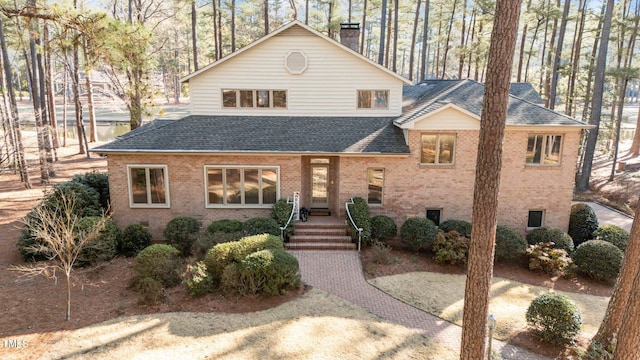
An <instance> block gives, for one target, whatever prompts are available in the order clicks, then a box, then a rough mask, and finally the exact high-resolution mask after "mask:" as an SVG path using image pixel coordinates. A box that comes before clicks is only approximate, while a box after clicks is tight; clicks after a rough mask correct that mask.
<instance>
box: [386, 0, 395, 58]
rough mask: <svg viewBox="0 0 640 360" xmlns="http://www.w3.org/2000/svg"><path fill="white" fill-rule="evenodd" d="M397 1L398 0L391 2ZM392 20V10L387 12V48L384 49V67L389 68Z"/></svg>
mask: <svg viewBox="0 0 640 360" xmlns="http://www.w3.org/2000/svg"><path fill="white" fill-rule="evenodd" d="M391 1H398V0H391ZM392 19H393V9H390V10H389V14H388V16H387V47H386V48H385V49H384V52H385V55H384V67H386V68H389V51H390V50H391V24H392Z"/></svg>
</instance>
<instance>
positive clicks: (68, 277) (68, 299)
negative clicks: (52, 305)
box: [66, 270, 71, 321]
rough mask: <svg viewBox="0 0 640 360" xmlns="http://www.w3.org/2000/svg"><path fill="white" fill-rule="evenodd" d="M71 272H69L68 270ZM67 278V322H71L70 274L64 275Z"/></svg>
mask: <svg viewBox="0 0 640 360" xmlns="http://www.w3.org/2000/svg"><path fill="white" fill-rule="evenodd" d="M69 271H71V270H69ZM66 276H67V318H66V319H67V321H69V320H71V274H70V273H66Z"/></svg>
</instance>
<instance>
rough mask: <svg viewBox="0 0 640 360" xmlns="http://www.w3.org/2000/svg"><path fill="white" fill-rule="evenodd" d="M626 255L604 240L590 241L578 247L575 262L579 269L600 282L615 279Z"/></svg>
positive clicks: (574, 254) (574, 255) (574, 256)
mask: <svg viewBox="0 0 640 360" xmlns="http://www.w3.org/2000/svg"><path fill="white" fill-rule="evenodd" d="M623 257H624V254H623V253H622V250H620V249H618V247H616V246H615V245H613V244H612V243H610V242H606V241H604V240H589V241H585V242H583V243H582V244H580V245H578V248H576V251H575V252H574V253H573V262H574V263H575V264H576V266H577V267H578V269H579V270H580V271H582V272H584V273H586V274H587V275H589V276H590V277H592V278H594V279H598V280H611V279H615V278H616V277H617V276H618V273H619V272H620V268H621V267H622V259H623Z"/></svg>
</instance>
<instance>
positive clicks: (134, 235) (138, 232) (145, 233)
mask: <svg viewBox="0 0 640 360" xmlns="http://www.w3.org/2000/svg"><path fill="white" fill-rule="evenodd" d="M121 239H122V242H121V243H120V246H119V250H120V252H121V253H123V254H124V255H125V256H126V257H131V256H136V255H137V254H138V253H139V252H140V251H142V249H144V248H146V247H147V246H149V245H151V233H149V230H147V229H145V228H144V226H142V225H140V224H131V225H129V226H127V227H126V228H125V229H124V231H123V232H122V237H121Z"/></svg>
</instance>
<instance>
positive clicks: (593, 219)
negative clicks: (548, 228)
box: [568, 203, 598, 246]
mask: <svg viewBox="0 0 640 360" xmlns="http://www.w3.org/2000/svg"><path fill="white" fill-rule="evenodd" d="M597 229H598V217H597V216H596V213H595V211H593V209H592V208H591V206H589V205H587V204H583V203H578V204H573V205H572V206H571V215H570V216H569V230H568V233H569V236H571V238H572V239H573V242H574V244H575V246H578V245H580V244H582V243H583V242H585V241H587V240H591V239H594V238H595V236H594V235H593V232H594V231H596V230H597Z"/></svg>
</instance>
